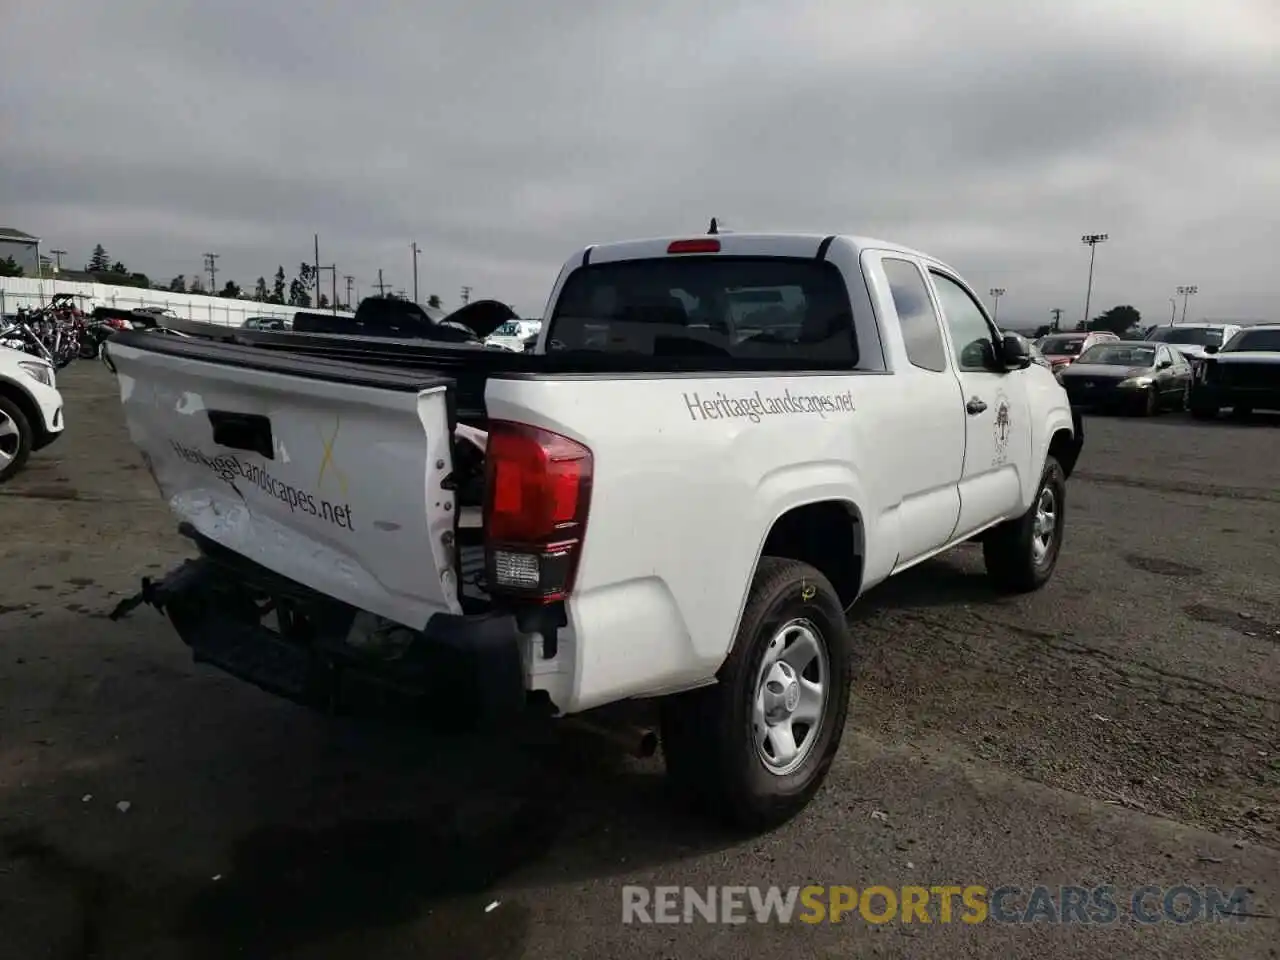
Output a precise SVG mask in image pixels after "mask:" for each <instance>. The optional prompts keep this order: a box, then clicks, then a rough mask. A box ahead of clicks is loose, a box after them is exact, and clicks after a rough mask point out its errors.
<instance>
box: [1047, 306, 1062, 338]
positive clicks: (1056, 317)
mask: <svg viewBox="0 0 1280 960" xmlns="http://www.w3.org/2000/svg"><path fill="white" fill-rule="evenodd" d="M1049 312H1050V313H1052V314H1053V328H1052V329H1053V331H1054V332H1055V333H1056V332H1057V331H1059V330H1061V329H1062V308H1061V307H1054V308H1053V309H1052V310H1050V311H1049Z"/></svg>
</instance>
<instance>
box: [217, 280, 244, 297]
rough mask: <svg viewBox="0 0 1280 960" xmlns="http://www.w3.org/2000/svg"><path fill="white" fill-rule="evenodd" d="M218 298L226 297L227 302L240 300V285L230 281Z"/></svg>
mask: <svg viewBox="0 0 1280 960" xmlns="http://www.w3.org/2000/svg"><path fill="white" fill-rule="evenodd" d="M218 296H220V297H225V298H226V299H227V300H239V299H240V284H238V283H236V282H235V281H233V280H228V281H227V284H226V286H224V287H223V288H222V290H221V292H220V293H219V294H218Z"/></svg>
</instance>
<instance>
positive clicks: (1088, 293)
mask: <svg viewBox="0 0 1280 960" xmlns="http://www.w3.org/2000/svg"><path fill="white" fill-rule="evenodd" d="M1110 239H1111V238H1110V237H1108V236H1107V235H1106V234H1105V233H1086V234H1085V235H1084V236H1083V237H1081V238H1080V242H1081V243H1083V244H1087V245H1088V247H1089V286H1088V287H1086V288H1085V294H1084V326H1083V327H1082V328H1081V329H1082V330H1088V329H1089V300H1090V298H1091V297H1092V296H1093V258H1094V257H1095V256H1096V255H1097V253H1098V244H1100V243H1106V242H1107V241H1108V240H1110Z"/></svg>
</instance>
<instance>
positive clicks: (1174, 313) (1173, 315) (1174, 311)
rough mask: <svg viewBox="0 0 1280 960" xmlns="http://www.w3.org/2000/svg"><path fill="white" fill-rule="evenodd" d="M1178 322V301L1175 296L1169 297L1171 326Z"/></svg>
mask: <svg viewBox="0 0 1280 960" xmlns="http://www.w3.org/2000/svg"><path fill="white" fill-rule="evenodd" d="M1177 322H1178V301H1177V298H1175V297H1170V298H1169V326H1171V327H1172V326H1173V325H1174V324H1175V323H1177Z"/></svg>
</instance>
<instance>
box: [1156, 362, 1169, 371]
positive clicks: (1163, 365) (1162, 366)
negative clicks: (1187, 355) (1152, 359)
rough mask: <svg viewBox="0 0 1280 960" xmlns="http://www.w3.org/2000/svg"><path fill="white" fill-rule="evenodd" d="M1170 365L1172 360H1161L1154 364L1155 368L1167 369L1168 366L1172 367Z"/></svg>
mask: <svg viewBox="0 0 1280 960" xmlns="http://www.w3.org/2000/svg"><path fill="white" fill-rule="evenodd" d="M1172 366H1173V361H1172V360H1161V361H1160V362H1159V363H1157V364H1156V369H1157V370H1168V369H1169V368H1170V367H1172Z"/></svg>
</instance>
